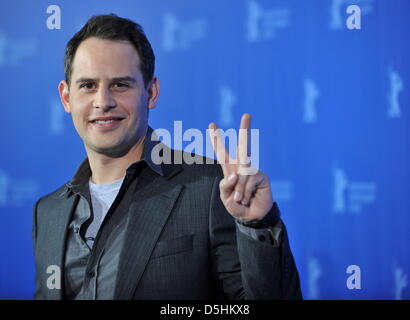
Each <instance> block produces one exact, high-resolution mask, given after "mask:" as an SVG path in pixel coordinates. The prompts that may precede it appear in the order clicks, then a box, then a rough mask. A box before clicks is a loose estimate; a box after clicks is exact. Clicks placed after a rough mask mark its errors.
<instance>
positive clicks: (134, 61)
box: [59, 37, 159, 156]
mask: <svg viewBox="0 0 410 320" xmlns="http://www.w3.org/2000/svg"><path fill="white" fill-rule="evenodd" d="M59 92H60V96H61V100H62V102H63V104H64V109H65V110H66V111H67V112H68V113H71V115H72V118H73V122H74V126H75V128H76V130H77V132H78V134H79V135H80V137H81V138H82V140H83V142H84V144H85V147H86V149H87V151H91V150H92V151H94V152H97V153H102V154H106V155H110V156H121V155H124V154H125V153H127V152H128V151H129V150H130V148H131V147H133V146H134V145H136V143H137V142H139V141H140V140H141V138H143V137H144V136H145V133H146V129H147V122H148V109H149V108H154V107H155V104H156V101H157V98H158V93H159V83H158V80H157V79H156V78H154V79H153V80H152V81H151V83H150V84H148V85H147V88H145V86H144V80H143V76H142V73H141V68H140V59H139V55H138V53H137V51H136V49H135V48H134V47H133V45H132V44H131V43H130V42H128V41H112V40H104V39H99V38H95V37H92V38H88V39H86V40H85V41H83V42H82V43H81V44H80V45H79V47H78V48H77V51H76V54H75V56H74V60H73V63H72V73H71V82H70V87H68V85H67V83H66V82H65V81H62V82H61V83H60V85H59Z"/></svg>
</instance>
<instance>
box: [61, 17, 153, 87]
mask: <svg viewBox="0 0 410 320" xmlns="http://www.w3.org/2000/svg"><path fill="white" fill-rule="evenodd" d="M90 37H97V38H100V39H106V40H126V41H129V42H131V43H132V44H133V46H134V47H135V49H136V50H137V52H138V55H139V58H140V68H141V72H142V76H143V78H144V84H145V87H147V85H148V83H149V82H150V81H151V80H152V78H153V76H154V69H155V55H154V51H153V50H152V47H151V44H150V43H149V41H148V39H147V37H146V35H145V33H144V30H143V29H142V27H141V26H140V25H139V24H138V23H135V22H134V21H131V20H129V19H125V18H121V17H118V16H117V15H115V14H113V13H111V14H108V15H97V16H93V17H91V18H90V19H89V20H88V21H87V23H86V24H85V25H84V26H83V27H82V28H81V30H80V31H78V32H77V33H76V34H75V35H74V36H73V37H72V38H71V39H70V41H68V43H67V46H66V51H65V56H64V73H65V79H66V81H67V83H68V85H70V81H71V73H72V68H73V60H74V56H75V53H76V51H77V48H78V46H79V45H80V43H81V42H83V41H84V40H86V39H87V38H90Z"/></svg>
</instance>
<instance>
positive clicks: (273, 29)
mask: <svg viewBox="0 0 410 320" xmlns="http://www.w3.org/2000/svg"><path fill="white" fill-rule="evenodd" d="M290 15H291V11H290V10H289V9H287V8H275V9H273V8H271V9H263V8H262V6H261V5H260V4H259V3H258V2H257V1H254V0H253V1H249V3H248V19H247V33H246V40H248V41H249V42H256V41H260V40H269V39H273V38H274V37H275V36H276V35H277V33H278V30H280V29H285V28H287V27H289V25H290Z"/></svg>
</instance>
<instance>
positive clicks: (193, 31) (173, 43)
mask: <svg viewBox="0 0 410 320" xmlns="http://www.w3.org/2000/svg"><path fill="white" fill-rule="evenodd" d="M162 20H163V43H162V47H163V49H164V51H168V52H171V51H176V50H187V49H189V48H191V46H192V43H193V42H195V41H198V40H201V39H203V38H204V37H205V34H206V26H207V25H206V21H205V20H202V19H197V20H189V21H183V20H180V19H178V18H177V17H176V16H175V15H174V14H173V13H170V12H168V13H165V14H164V15H163V19H162Z"/></svg>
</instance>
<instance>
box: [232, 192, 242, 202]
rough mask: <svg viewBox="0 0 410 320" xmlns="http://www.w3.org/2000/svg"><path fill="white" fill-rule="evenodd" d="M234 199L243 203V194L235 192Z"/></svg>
mask: <svg viewBox="0 0 410 320" xmlns="http://www.w3.org/2000/svg"><path fill="white" fill-rule="evenodd" d="M233 199H234V200H235V201H241V199H242V195H241V193H240V192H238V191H235V194H234V195H233Z"/></svg>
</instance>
